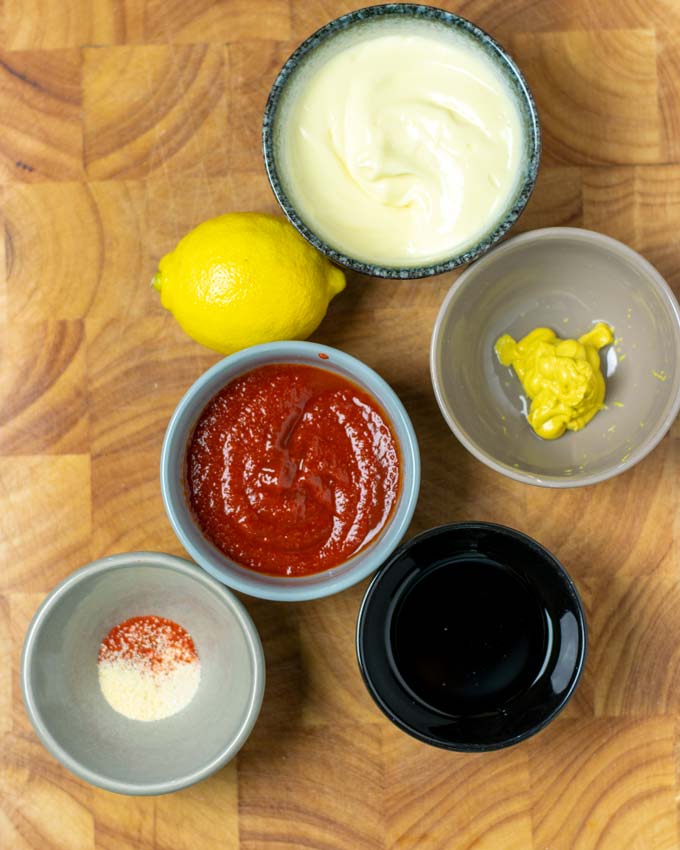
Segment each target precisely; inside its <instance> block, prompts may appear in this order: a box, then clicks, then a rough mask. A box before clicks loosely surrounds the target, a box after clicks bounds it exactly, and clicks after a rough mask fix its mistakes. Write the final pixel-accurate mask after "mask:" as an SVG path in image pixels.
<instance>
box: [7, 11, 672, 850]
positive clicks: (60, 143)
mask: <svg viewBox="0 0 680 850" xmlns="http://www.w3.org/2000/svg"><path fill="white" fill-rule="evenodd" d="M357 5H359V4H354V5H352V4H350V3H349V2H347V0H97V2H96V3H91V2H86V1H85V0H3V2H0V104H1V105H2V116H3V121H2V123H3V131H2V132H1V133H0V228H1V229H0V237H1V238H0V394H1V396H2V408H1V410H0V498H1V499H2V506H1V510H0V562H1V563H2V571H1V572H0V847H1V848H2V850H5V848H7V850H217V848H219V850H678V848H680V830H679V828H678V824H679V814H680V812H679V811H678V804H677V799H678V795H679V793H680V598H679V594H680V590H679V588H680V584H679V580H680V510H679V509H678V507H677V505H678V501H679V499H680V423H677V422H676V423H675V425H674V426H673V428H672V430H671V433H670V434H669V436H667V437H666V438H665V439H664V440H663V442H662V443H661V445H660V446H659V447H658V448H657V449H656V450H655V451H654V453H653V454H652V455H650V456H649V457H648V458H647V459H646V460H645V461H643V462H642V463H641V464H640V465H638V466H637V467H636V468H635V469H634V470H631V471H629V472H628V473H626V474H625V475H624V476H621V477H620V478H617V479H616V480H614V481H612V482H609V483H604V484H601V485H597V486H595V487H591V488H588V489H586V490H582V491H564V492H552V491H551V492H548V491H544V490H540V489H536V488H530V487H525V486H523V485H520V484H517V483H516V482H512V481H509V480H506V479H505V478H503V477H501V476H499V475H496V474H494V473H492V472H491V471H490V470H488V469H486V467H483V466H482V465H481V464H479V463H478V462H477V461H476V460H475V459H474V458H472V456H471V455H469V454H468V453H467V452H465V451H464V450H463V449H462V447H461V446H460V445H459V444H458V443H457V442H456V441H455V440H454V439H453V437H452V436H451V434H450V432H449V430H448V428H447V426H446V425H445V423H444V421H443V420H442V418H441V416H440V414H439V412H438V409H437V406H436V403H435V401H434V398H433V395H432V391H431V387H430V382H429V370H428V344H429V336H430V333H431V328H432V323H433V321H434V318H435V316H436V313H437V310H438V308H439V305H440V303H441V300H442V298H443V296H444V293H445V292H446V290H447V289H448V287H449V286H450V284H451V281H452V280H453V278H454V275H446V276H444V277H442V278H439V279H433V280H426V281H421V282H413V283H410V282H398V281H394V282H392V281H376V280H369V279H366V278H360V277H358V276H350V279H349V282H348V288H347V291H346V293H344V294H343V295H342V296H341V297H340V298H338V299H336V300H335V301H334V302H333V304H332V305H331V308H330V310H329V314H328V317H327V319H326V320H325V321H324V322H323V324H322V325H321V327H320V328H319V330H318V331H317V333H316V335H315V338H316V339H318V340H319V341H323V342H326V343H328V344H330V345H335V346H339V347H341V348H343V349H345V350H346V351H348V352H350V353H351V354H354V355H356V356H358V357H360V358H361V359H363V360H365V361H366V362H367V363H368V364H370V365H371V366H373V367H374V368H375V369H377V370H378V371H379V372H380V373H381V374H382V375H383V376H384V377H385V378H386V379H387V380H388V381H389V382H390V383H391V384H392V385H393V386H394V387H395V389H396V390H397V392H398V393H399V394H400V396H401V397H402V399H403V400H404V403H405V405H406V407H407V408H408V410H409V413H410V414H411V416H412V418H413V422H414V424H415V427H416V429H417V432H418V436H419V440H420V445H421V452H422V464H423V486H422V494H421V499H420V502H419V504H418V508H417V511H416V515H415V517H414V520H413V524H412V528H411V530H410V533H414V532H416V531H420V530H423V529H425V528H428V527H430V526H433V525H436V524H439V523H442V522H447V521H452V520H462V519H471V518H475V519H487V520H495V521H498V522H503V523H507V524H509V525H512V526H515V527H517V528H519V529H521V530H524V531H526V532H528V533H529V534H532V535H534V536H536V537H538V538H539V539H540V540H541V541H542V542H543V543H545V544H546V545H547V546H548V547H549V548H551V549H552V550H553V551H554V552H555V553H556V554H557V555H558V556H559V557H560V558H561V559H562V561H563V562H564V563H565V565H566V566H567V568H568V569H569V571H570V572H571V574H572V575H573V577H574V579H575V581H576V583H577V585H578V587H579V590H580V592H581V594H582V597H583V599H584V603H585V606H586V610H587V614H588V621H589V626H590V645H591V650H590V655H589V657H588V661H587V666H586V671H585V675H584V678H583V680H582V682H581V685H580V687H579V689H578V692H577V694H576V695H575V697H574V699H573V700H572V702H571V703H570V704H569V706H568V707H567V709H566V710H565V712H564V713H563V714H562V715H561V716H560V717H559V718H557V719H556V721H555V722H554V723H553V724H552V725H551V726H550V727H548V728H547V729H546V730H544V731H543V732H542V733H541V734H540V735H538V736H537V737H536V738H534V739H531V740H529V741H526V742H524V743H523V744H522V745H520V746H518V747H516V748H513V749H511V750H507V751H504V752H499V753H495V754H490V755H483V756H479V755H475V756H466V755H460V754H451V753H445V752H440V751H436V750H432V749H429V748H427V747H425V746H423V745H420V744H418V743H417V742H415V741H413V740H411V739H410V738H408V737H407V736H405V735H402V734H401V733H399V732H398V730H396V729H395V728H393V727H392V726H391V725H390V724H389V723H388V721H387V720H386V719H384V718H383V716H382V715H381V714H380V712H379V711H378V710H377V708H376V707H375V706H374V704H373V703H372V701H371V699H370V697H369V696H368V694H367V692H366V690H365V688H364V686H363V683H362V681H361V677H360V674H359V672H358V669H357V666H356V663H355V658H354V647H353V632H354V623H355V618H356V613H357V610H358V606H359V603H360V600H361V596H362V593H363V591H364V589H365V584H364V585H363V586H359V587H355V588H352V589H351V590H349V591H347V592H345V593H344V594H342V595H341V596H338V597H333V598H331V599H326V600H320V601H318V602H311V603H306V604H301V605H285V604H284V605H274V604H271V603H267V602H263V601H258V600H250V599H248V600H245V602H246V605H247V607H248V609H249V610H250V611H251V613H252V615H253V617H254V619H255V622H256V624H257V627H258V629H259V631H260V633H261V636H262V640H263V644H264V648H265V653H266V657H267V667H268V669H267V676H268V682H267V694H266V700H265V703H264V706H263V709H262V714H261V716H260V719H259V722H258V724H257V726H256V728H255V731H254V733H253V735H252V736H251V738H250V740H249V741H248V743H247V745H246V746H245V748H244V749H243V750H242V752H241V753H240V755H239V757H238V758H237V759H236V761H235V762H233V763H232V764H231V765H229V766H228V767H226V768H225V769H224V770H222V771H221V772H220V773H219V774H218V775H217V776H214V777H213V778H211V779H209V780H207V781H206V782H204V783H202V784H200V785H199V786H197V787H195V788H193V789H188V790H186V791H184V792H181V793H179V794H176V795H173V796H171V797H168V798H156V799H128V798H122V797H117V796H115V795H111V794H108V793H106V792H104V791H100V790H98V789H95V788H91V787H90V786H88V785H86V784H85V783H83V782H81V781H80V780H78V779H76V778H75V777H73V776H71V774H69V773H68V772H67V771H66V770H64V769H63V768H61V766H60V765H59V764H58V763H57V762H55V761H54V759H52V758H51V757H50V756H49V755H48V754H47V752H46V751H45V750H44V749H43V747H42V746H41V745H40V743H39V742H38V740H37V738H36V737H35V734H34V733H33V730H32V728H31V726H30V724H29V722H28V720H27V718H26V715H25V712H24V710H23V706H22V702H21V694H20V688H19V681H18V671H19V657H20V650H21V643H22V639H23V635H24V632H25V629H26V627H27V625H28V623H29V621H30V618H31V616H32V615H33V612H34V611H35V609H36V607H37V606H38V605H39V603H40V601H41V600H42V598H43V597H44V594H45V593H46V592H47V591H48V590H49V589H50V588H51V587H53V586H54V584H56V583H57V582H58V581H60V580H61V579H62V578H64V577H65V576H66V575H67V574H68V573H69V572H70V571H71V570H73V569H75V568H77V567H79V566H81V565H82V564H84V563H86V562H87V561H88V560H90V559H91V558H94V557H97V556H100V555H104V554H110V553H114V552H119V551H122V550H126V549H137V548H139V549H158V550H162V551H167V552H175V553H178V554H182V550H181V547H180V546H179V543H178V542H177V540H176V538H175V537H174V535H173V533H172V530H171V528H170V526H169V524H168V521H167V519H166V517H165V513H164V511H163V507H162V503H161V498H160V493H159V486H158V460H159V453H160V445H161V440H162V435H163V431H164V429H165V425H166V423H167V420H168V418H169V416H170V415H171V413H172V410H173V409H174V407H175V405H176V403H177V401H178V400H179V398H180V397H181V395H182V394H183V392H184V391H185V389H186V388H187V387H188V386H189V384H191V382H192V381H193V380H195V378H196V377H197V376H198V375H200V374H201V372H203V371H204V370H205V369H206V368H208V367H209V366H210V365H211V364H212V363H214V362H216V360H217V359H218V356H217V355H216V354H214V353H212V352H210V351H207V350H206V349H203V348H201V347H200V346H198V345H196V344H195V343H193V342H192V341H191V340H190V339H188V338H187V337H186V336H185V335H184V334H183V333H182V331H181V330H180V329H179V328H178V326H177V325H176V324H175V322H174V321H173V320H172V318H171V317H170V316H169V315H167V314H166V313H165V312H164V311H163V310H162V308H161V307H160V305H159V303H158V298H157V296H156V294H155V292H154V291H153V290H152V289H151V288H150V287H149V281H150V278H151V276H152V274H153V273H154V271H155V268H156V266H157V263H158V260H159V259H160V257H161V256H162V255H163V254H164V253H165V252H166V251H168V250H169V249H170V248H172V247H173V245H174V244H175V243H176V241H177V240H178V239H179V238H180V237H181V236H182V235H183V234H184V233H186V232H187V231H188V230H189V229H191V228H192V227H193V226H195V225H196V224H197V223H199V222H200V221H202V220H203V219H205V218H208V217H210V216H212V215H216V214H218V213H221V212H225V211H229V210H247V209H255V210H263V211H270V212H273V211H275V210H276V204H275V201H274V199H273V197H272V194H271V192H270V190H269V187H268V184H267V180H266V177H265V174H264V169H263V167H262V160H261V153H260V120H261V113H262V109H263V106H264V103H265V100H266V97H267V93H268V91H269V87H270V85H271V82H272V80H273V78H274V76H275V74H276V72H277V70H278V68H279V67H280V65H281V63H282V62H283V61H284V60H285V59H286V58H287V56H288V55H289V53H290V52H291V50H292V49H293V48H294V47H295V46H296V45H297V44H298V43H299V41H300V40H301V39H303V38H304V37H306V36H307V35H309V34H310V33H311V32H312V31H313V30H314V29H315V28H316V27H318V26H321V25H322V24H324V23H326V22H327V21H328V20H329V19H330V18H332V17H334V16H336V15H338V14H341V13H343V12H346V11H348V10H349V9H351V8H355V7H356V6H357ZM441 5H444V6H445V7H446V8H449V9H451V10H452V11H456V12H459V13H460V14H463V15H465V16H466V17H469V18H471V19H472V20H474V21H475V22H477V23H478V24H479V25H481V26H482V27H484V28H486V29H488V30H490V31H491V32H492V33H493V34H494V35H496V36H497V37H498V38H499V39H500V40H501V41H502V42H504V43H505V44H506V45H507V46H508V47H509V48H511V50H512V52H513V54H514V56H515V58H516V59H517V61H518V62H519V64H520V65H521V67H522V68H523V69H524V71H525V72H526V74H527V76H528V78H529V81H530V84H531V86H532V88H533V91H534V94H535V96H536V100H537V103H538V106H539V110H540V113H541V118H542V122H543V129H544V143H545V147H544V160H543V165H542V169H541V173H540V176H539V180H538V184H537V186H536V190H535V192H534V195H533V197H532V199H531V202H530V204H529V206H528V208H527V210H526V212H525V214H524V215H523V216H522V218H521V220H520V221H519V222H518V225H517V226H516V228H515V232H519V231H523V230H529V229H532V228H537V227H547V226H553V225H571V226H583V227H588V228H592V229H595V230H600V231H602V232H604V233H608V234H610V235H612V236H614V237H616V238H618V239H622V240H623V241H625V242H627V243H629V244H630V245H632V246H633V247H634V248H636V249H637V250H639V251H641V252H643V253H644V254H645V255H646V256H647V257H648V258H649V259H650V260H651V261H652V262H653V263H654V264H655V265H657V267H658V268H659V270H660V271H661V273H662V274H663V275H664V276H665V277H666V278H667V279H668V280H669V282H670V283H671V285H672V287H673V288H674V289H675V291H676V293H677V294H680V248H679V243H678V233H679V232H680V117H679V116H680V4H679V3H678V2H677V0H570V2H562V0H505V2H498V0H450V1H449V2H443V3H442V4H441Z"/></svg>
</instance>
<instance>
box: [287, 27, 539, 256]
mask: <svg viewBox="0 0 680 850" xmlns="http://www.w3.org/2000/svg"><path fill="white" fill-rule="evenodd" d="M432 11H433V12H434V11H436V10H432ZM442 14H446V13H442ZM451 17H453V16H451ZM457 20H460V19H457ZM355 29H356V31H357V34H356V35H353V33H352V31H349V32H343V33H342V34H341V36H340V37H339V38H336V39H333V40H332V41H331V43H330V45H329V46H328V47H326V48H322V49H320V50H318V55H313V56H312V58H311V59H310V60H308V61H307V62H306V63H305V66H304V67H303V68H302V70H301V71H300V72H298V73H296V74H295V75H294V79H293V80H292V81H291V85H290V91H288V92H286V96H285V98H284V99H283V106H282V108H281V109H280V115H279V116H278V117H277V133H276V145H275V147H276V161H277V171H278V177H279V178H280V180H281V183H282V185H283V187H284V191H285V195H286V200H287V201H288V202H289V203H290V205H291V206H292V207H293V209H294V210H295V212H296V213H297V215H298V216H299V218H300V219H301V220H302V222H303V223H304V224H305V225H306V226H307V227H308V228H309V230H311V232H312V233H313V234H315V235H316V236H318V237H319V238H320V239H321V240H322V241H323V242H325V243H326V244H327V245H328V246H330V247H331V248H332V249H334V250H335V251H337V252H339V253H340V254H342V255H345V256H347V257H349V258H352V259H354V260H357V261H359V262H361V263H367V264H374V265H378V266H385V267H390V268H413V267H423V266H428V265H434V264H437V263H441V262H443V261H446V260H448V259H449V258H451V257H453V256H455V255H462V254H464V253H465V252H466V251H469V250H470V249H472V248H474V247H475V246H476V245H477V244H478V243H479V242H480V241H481V240H483V239H484V238H485V237H486V236H487V235H488V234H490V233H491V232H492V231H493V230H494V228H495V227H496V226H497V225H498V224H499V223H500V222H501V221H502V220H503V218H504V216H505V215H506V214H507V212H508V210H509V209H510V208H511V207H512V206H513V203H514V202H515V201H516V198H517V196H518V193H519V191H520V190H521V187H522V183H523V180H524V178H525V177H526V172H527V130H526V129H525V125H526V122H525V120H524V119H523V115H522V112H521V104H520V99H519V97H518V95H517V94H516V92H515V91H514V90H513V88H512V87H511V85H510V83H509V81H508V80H507V79H506V77H505V76H504V74H503V72H502V71H501V70H500V68H499V65H498V63H497V62H496V61H494V60H493V59H492V58H490V56H489V54H488V53H487V51H486V50H485V49H484V48H483V47H482V46H480V45H479V44H478V43H477V41H475V40H474V39H473V38H472V37H470V36H469V35H468V34H466V33H458V32H455V31H453V30H449V29H448V28H445V27H443V26H439V25H436V24H432V23H430V22H429V21H422V20H420V19H413V18H408V17H398V18H396V19H388V18H384V17H383V18H378V19H377V20H376V21H371V22H370V23H369V24H363V23H362V24H361V25H360V26H358V27H356V28H355ZM334 42H337V44H334ZM284 206H285V205H284Z"/></svg>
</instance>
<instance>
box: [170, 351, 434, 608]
mask: <svg viewBox="0 0 680 850" xmlns="http://www.w3.org/2000/svg"><path fill="white" fill-rule="evenodd" d="M267 363H305V364H307V365H308V366H319V367H321V368H323V369H330V370H331V371H333V372H337V373H338V374H340V375H342V376H344V377H345V378H347V379H349V380H350V381H353V382H354V383H355V384H358V385H359V386H360V387H362V388H363V389H364V390H366V392H368V393H369V394H370V395H371V396H373V398H375V399H376V401H377V402H378V404H380V406H381V407H382V408H383V410H384V411H385V413H386V414H387V416H388V417H389V420H390V423H391V425H392V428H393V430H394V435H395V437H396V439H397V443H398V445H399V450H400V460H401V473H402V481H401V492H400V494H399V498H398V501H397V504H396V507H395V509H394V511H393V512H392V516H391V517H390V519H389V521H388V522H387V524H386V525H385V527H384V528H383V530H382V532H381V533H380V534H379V535H378V536H377V537H376V538H375V540H374V541H373V542H372V543H370V544H369V545H368V546H367V547H366V548H365V549H361V550H360V551H359V552H357V554H356V555H354V556H353V557H352V558H350V559H349V560H348V561H346V562H345V563H344V564H340V565H339V566H337V567H333V568H332V569H330V570H326V571H324V572H321V573H317V574H316V575H310V576H290V577H289V576H269V575H264V574H262V573H258V572H255V571H254V570H249V569H247V568H246V567H242V566H240V565H239V564H237V563H235V562H234V561H232V560H230V559H229V558H227V557H226V555H224V554H223V553H222V552H220V551H219V549H217V548H216V547H215V546H214V545H213V544H212V543H211V542H210V541H209V540H208V539H207V538H206V537H204V536H203V533H202V532H201V530H200V528H199V527H198V525H197V523H196V521H195V520H194V517H193V514H192V512H191V509H190V507H189V505H188V504H187V499H186V496H185V472H186V449H187V443H188V441H189V439H190V437H191V434H192V432H193V429H194V426H195V424H196V421H197V420H198V418H199V416H200V415H201V413H202V412H203V409H204V408H205V406H206V404H207V403H208V401H210V399H211V398H212V397H213V396H214V395H215V394H216V393H217V392H219V391H220V390H221V389H222V388H223V387H224V386H226V385H227V384H228V383H229V382H230V381H232V380H233V379H234V378H236V377H238V376H239V375H242V374H244V373H245V372H249V371H250V370H251V369H255V368H257V367H258V366H263V365H265V364H267ZM419 489H420V453H419V451H418V441H417V439H416V435H415V431H414V430H413V425H412V424H411V420H410V419H409V416H408V413H407V412H406V410H405V409H404V406H403V404H402V403H401V401H400V400H399V397H398V396H397V394H396V393H395V392H394V390H393V389H392V388H391V387H390V386H389V384H387V383H386V382H385V381H384V380H383V379H382V378H381V377H380V376H379V375H378V374H377V373H376V372H374V371H373V370H372V369H370V368H369V367H368V366H366V365H365V364H364V363H362V362H361V361H360V360H357V359H356V358H355V357H351V356H350V355H349V354H345V353H344V352H343V351H338V349H336V348H329V347H328V346H325V345H317V344H316V343H312V342H299V341H294V340H291V341H287V342H272V343H267V344H265V345H255V346H253V347H252V348H246V349H244V350H243V351H239V352H237V353H236V354H232V355H231V356H230V357H227V358H225V359H224V360H221V361H220V362H219V363H216V364H215V366H213V367H212V368H211V369H208V371H207V372H205V373H204V374H203V375H201V377H200V378H199V379H198V380H197V381H196V383H195V384H193V386H191V387H190V388H189V390H188V391H187V393H186V395H185V396H184V398H183V399H182V400H181V401H180V403H179V404H178V406H177V409H176V410H175V412H174V413H173V415H172V418H171V419H170V422H169V424H168V427H167V430H166V432H165V439H164V441H163V449H162V451H161V493H162V495H163V502H164V504H165V510H166V511H167V514H168V517H169V519H170V522H171V523H172V527H173V528H174V530H175V533H176V534H177V536H178V537H179V539H180V541H181V543H182V545H183V546H184V548H185V549H186V550H187V552H189V554H190V555H191V557H192V558H193V559H194V560H195V561H196V563H198V564H200V565H201V566H202V567H203V568H204V569H206V570H207V571H208V572H209V573H210V574H211V575H212V576H214V577H215V578H217V579H219V580H220V581H222V582H224V583H225V584H228V585H229V586H231V587H233V588H235V589H236V590H240V591H241V592H242V593H248V594H250V595H251V596H258V597H260V598H262V599H274V600H284V601H294V600H295V601H300V600H305V599H317V598H319V597H321V596H330V595H331V594H332V593H338V592H339V591H341V590H345V588H347V587H350V586H351V585H353V584H356V583H357V582H358V581H361V580H362V579H364V578H366V577H367V576H368V575H370V574H371V573H372V572H373V571H374V570H376V569H377V568H378V567H379V566H380V565H381V564H382V563H383V561H385V560H386V559H387V558H388V557H389V556H390V555H391V554H392V552H393V551H394V549H396V547H397V545H398V544H399V542H400V540H401V538H402V537H403V535H404V534H405V533H406V529H407V528H408V526H409V523H410V522H411V517H412V516H413V512H414V510H415V507H416V502H417V500H418V492H419Z"/></svg>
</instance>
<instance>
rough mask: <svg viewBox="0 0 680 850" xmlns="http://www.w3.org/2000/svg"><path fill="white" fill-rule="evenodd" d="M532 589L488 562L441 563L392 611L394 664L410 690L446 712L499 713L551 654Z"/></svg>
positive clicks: (417, 583) (540, 609)
mask: <svg viewBox="0 0 680 850" xmlns="http://www.w3.org/2000/svg"><path fill="white" fill-rule="evenodd" d="M545 622H546V621H545V612H544V610H543V606H542V605H541V603H540V601H539V599H538V598H537V596H536V595H535V593H534V591H533V590H532V589H531V588H530V587H529V586H528V585H527V584H525V583H524V581H523V580H521V579H520V578H519V577H517V576H516V575H515V574H514V573H513V572H511V571H510V570H509V569H507V568H506V567H503V566H502V565H500V564H497V563H495V562H494V561H490V560H486V559H483V558H480V559H478V560H477V559H472V558H469V557H468V558H465V559H464V560H457V561H452V562H449V563H445V564H442V565H438V566H436V567H434V568H433V569H431V570H429V571H428V572H427V573H426V574H425V575H424V576H422V577H421V578H419V579H418V580H417V581H416V583H415V584H414V586H413V587H412V588H411V589H410V590H408V591H407V592H406V595H405V597H404V599H403V601H402V602H401V604H400V606H399V607H398V609H397V611H396V612H395V618H394V620H393V626H392V629H393V633H392V637H393V646H394V654H395V663H396V666H397V669H398V671H399V674H400V675H401V677H402V679H403V680H404V682H405V683H406V685H407V686H408V688H409V689H410V690H411V691H412V692H413V693H414V694H415V695H416V696H417V697H418V698H419V699H420V700H422V701H423V702H425V703H427V704H428V705H429V706H431V707H432V708H435V709H438V710H439V711H443V712H445V713H447V714H454V715H459V714H470V713H477V714H478V713H483V712H487V711H494V710H497V709H499V708H502V706H503V705H504V704H505V703H506V702H507V701H508V700H509V699H511V698H512V697H513V696H514V695H516V694H518V693H521V692H522V691H524V690H525V689H526V688H527V687H529V685H531V683H532V682H533V680H534V679H535V677H536V675H537V673H538V672H539V670H540V669H541V666H542V664H543V661H544V658H545V654H546V643H547V641H546V625H545Z"/></svg>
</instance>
